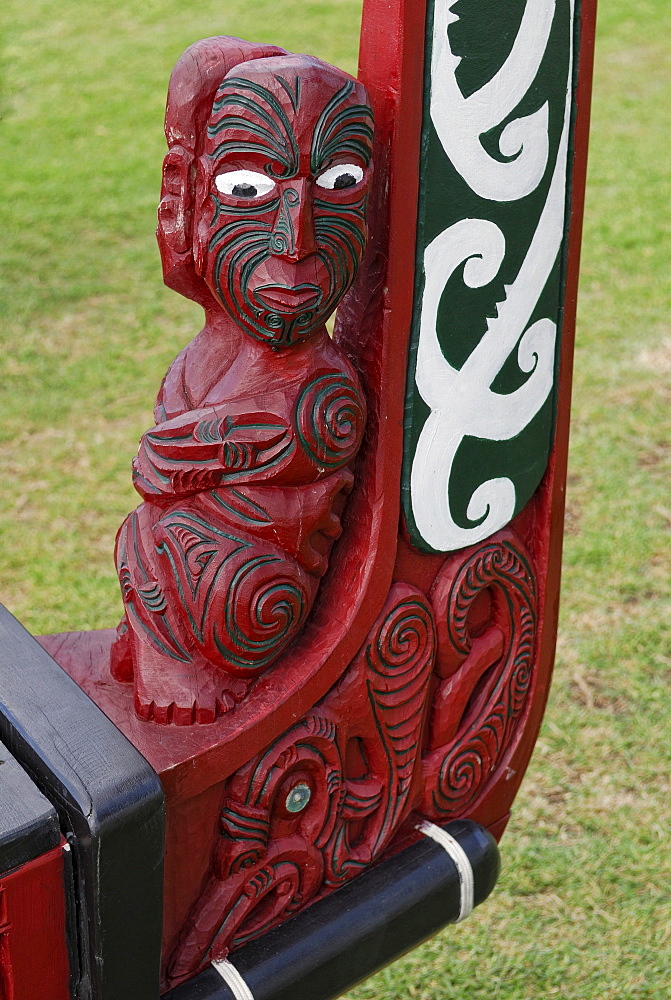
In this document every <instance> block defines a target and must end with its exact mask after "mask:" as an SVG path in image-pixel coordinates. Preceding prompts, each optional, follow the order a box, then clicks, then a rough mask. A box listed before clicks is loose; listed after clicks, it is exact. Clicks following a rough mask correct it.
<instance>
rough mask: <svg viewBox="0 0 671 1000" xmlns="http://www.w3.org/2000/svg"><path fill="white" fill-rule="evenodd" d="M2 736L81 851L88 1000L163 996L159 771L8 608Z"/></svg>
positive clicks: (83, 996)
mask: <svg viewBox="0 0 671 1000" xmlns="http://www.w3.org/2000/svg"><path fill="white" fill-rule="evenodd" d="M0 692H2V696H1V697H2V701H1V703H0V738H2V739H3V740H4V741H5V743H6V744H7V746H8V747H9V749H10V750H11V752H12V753H13V754H14V756H15V757H16V758H17V760H18V761H19V762H20V763H21V764H22V766H23V767H24V768H25V769H26V771H28V773H29V774H30V776H31V777H32V778H33V780H34V781H35V783H36V784H37V785H38V787H39V788H40V790H41V791H42V792H43V793H44V794H45V795H46V796H47V797H48V798H49V799H50V800H51V801H52V802H53V803H54V805H55V806H56V808H57V810H58V814H59V817H60V823H61V826H62V828H63V830H64V831H65V832H66V835H67V837H68V840H69V842H70V844H71V846H72V849H73V867H74V873H75V887H76V893H77V931H78V940H79V960H80V963H81V976H80V980H79V983H78V986H77V991H76V995H77V997H78V998H80V1000H130V998H131V997H132V1000H157V997H158V995H159V966H160V949H161V925H162V906H163V885H162V879H163V838H164V804H163V791H162V788H161V784H160V781H159V779H158V776H157V775H156V773H155V772H154V771H153V770H152V768H151V767H150V766H149V764H148V763H147V762H146V761H145V759H144V758H143V757H142V756H141V755H140V754H139V753H138V752H137V750H136V749H135V748H134V747H133V746H132V745H131V744H130V743H129V742H128V740H126V738H125V737H124V736H123V735H122V733H120V732H119V730H118V729H117V728H116V727H115V726H114V725H113V724H112V723H111V722H110V721H109V719H108V718H107V717H106V716H105V715H104V714H103V713H102V712H101V711H100V709H99V708H98V707H97V706H96V705H94V703H93V702H92V701H91V700H90V699H89V698H88V697H87V695H85V694H84V692H83V691H82V690H81V689H80V688H79V687H78V686H77V685H76V684H75V683H74V681H73V680H71V678H70V677H68V675H67V674H66V673H65V672H64V671H63V670H61V668H60V667H59V666H58V664H57V663H56V662H55V661H54V660H53V659H52V658H51V657H50V656H49V654H48V653H46V652H45V651H44V650H43V649H42V647H41V646H40V645H39V643H38V642H37V641H36V640H35V639H34V638H33V637H32V636H31V635H30V634H29V633H28V632H26V630H25V629H24V628H23V626H22V625H20V624H19V622H18V621H17V620H16V619H15V618H13V616H12V615H11V614H10V613H9V612H8V611H7V609H6V608H3V607H2V605H0Z"/></svg>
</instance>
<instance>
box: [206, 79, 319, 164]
mask: <svg viewBox="0 0 671 1000" xmlns="http://www.w3.org/2000/svg"><path fill="white" fill-rule="evenodd" d="M280 82H282V81H280ZM229 87H235V88H236V89H237V90H238V91H243V93H233V94H231V93H226V90H227V89H228V88H229ZM222 91H223V92H222ZM264 104H265V105H266V107H264ZM229 108H230V109H231V110H230V111H228V110H227V109H229ZM238 108H239V109H240V113H236V112H235V109H238ZM224 110H226V111H227V113H226V114H224V115H223V116H222V117H221V118H220V119H219V121H218V122H216V123H215V124H214V125H209V126H208V129H207V134H208V135H209V136H210V137H211V138H214V137H215V136H217V135H219V134H220V133H221V132H223V131H224V130H225V129H238V130H240V131H241V132H247V133H251V135H252V136H253V138H251V139H225V140H224V141H223V142H220V143H219V145H218V146H217V147H216V148H215V150H214V152H213V153H212V154H211V156H212V158H213V159H214V158H216V157H219V156H221V155H222V154H223V153H225V152H229V151H232V152H235V153H240V152H255V153H261V154H264V155H266V156H267V155H268V153H271V154H272V156H273V159H275V160H277V161H278V162H279V163H281V164H282V166H283V168H284V169H283V170H281V171H279V174H278V173H276V172H275V171H273V170H272V169H270V168H269V167H267V168H266V170H267V172H268V173H270V174H273V176H288V175H289V176H290V175H291V174H292V173H296V171H297V170H298V164H299V155H300V154H299V150H298V143H297V142H296V137H295V135H294V131H293V128H292V126H291V122H290V121H289V119H288V118H287V115H286V113H285V111H284V108H283V107H282V105H281V104H280V102H279V101H278V100H277V98H276V97H275V95H274V94H272V93H271V92H270V91H269V90H267V89H266V87H262V86H261V85H260V84H258V83H254V82H253V81H251V80H245V79H243V78H242V77H230V78H229V79H227V80H226V81H225V82H224V84H223V85H222V87H221V89H220V90H219V93H218V95H217V99H216V100H215V102H214V104H213V106H212V111H213V113H214V112H217V111H224ZM253 116H255V117H256V119H258V120H257V121H255V120H254V117H253Z"/></svg>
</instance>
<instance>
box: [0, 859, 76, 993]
mask: <svg viewBox="0 0 671 1000" xmlns="http://www.w3.org/2000/svg"><path fill="white" fill-rule="evenodd" d="M65 933H66V932H65V890H64V884H63V847H62V846H61V847H56V848H55V849H54V850H53V851H49V852H48V853H47V854H43V855H42V857H40V858H36V859H35V861H31V862H29V864H27V865H22V867H21V868H18V869H17V870H16V871H14V872H11V873H10V874H9V875H5V876H4V877H3V878H0V1000H69V997H70V988H69V983H70V967H69V961H68V950H67V942H66V936H65Z"/></svg>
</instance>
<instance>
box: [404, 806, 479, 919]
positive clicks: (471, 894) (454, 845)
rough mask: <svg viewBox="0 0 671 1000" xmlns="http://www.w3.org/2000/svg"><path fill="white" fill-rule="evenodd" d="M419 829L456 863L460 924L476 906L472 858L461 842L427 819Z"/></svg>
mask: <svg viewBox="0 0 671 1000" xmlns="http://www.w3.org/2000/svg"><path fill="white" fill-rule="evenodd" d="M417 829H418V830H419V832H420V833H423V834H424V836H425V837H430V839H431V840H433V841H435V842H436V844H439V845H440V847H442V848H443V850H444V851H446V853H447V854H449V856H450V857H451V858H452V860H453V861H454V864H455V866H456V869H457V875H458V876H459V889H460V893H461V904H460V907H459V916H458V917H457V920H456V923H460V922H461V921H462V920H465V919H466V917H468V916H470V915H471V913H472V912H473V907H474V905H475V880H474V878H473V866H472V865H471V862H470V858H469V857H468V854H466V851H465V850H464V849H463V847H462V846H461V844H460V843H459V841H458V840H455V839H454V837H453V836H451V834H449V833H448V832H447V830H443V829H442V828H441V827H440V826H436V824H435V823H430V822H429V821H428V820H427V819H425V820H423V821H422V822H421V823H420V824H419V826H418V827H417Z"/></svg>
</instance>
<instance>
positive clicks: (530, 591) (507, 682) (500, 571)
mask: <svg viewBox="0 0 671 1000" xmlns="http://www.w3.org/2000/svg"><path fill="white" fill-rule="evenodd" d="M485 592H488V597H489V601H490V619H489V622H488V623H487V624H486V625H485V626H483V624H482V621H481V620H479V621H478V627H477V636H476V637H474V635H473V634H472V632H471V628H470V625H469V618H470V617H471V616H472V612H473V610H474V605H475V602H476V601H477V600H480V601H482V598H481V595H484V594H485ZM432 600H433V603H434V608H435V610H436V614H437V616H438V618H439V623H440V624H439V637H440V642H441V644H442V645H443V646H445V645H447V646H448V647H449V648H448V649H447V650H445V649H443V650H441V653H442V654H443V659H444V660H445V659H450V658H451V659H452V660H453V662H454V659H455V657H456V662H457V663H459V661H461V665H460V666H458V669H456V670H455V671H454V672H453V673H451V674H450V676H449V678H448V680H446V681H445V682H444V684H445V688H446V690H447V691H448V696H447V697H446V699H445V700H444V701H443V702H440V689H439V693H438V695H437V700H436V705H437V706H438V707H437V708H436V709H434V719H433V723H432V725H433V727H434V728H435V727H436V726H439V725H441V724H444V723H445V720H444V719H443V720H441V719H440V718H436V713H439V714H440V713H449V712H450V711H454V712H456V713H458V717H457V719H456V720H454V721H455V723H456V725H455V726H454V729H452V738H451V739H450V740H449V742H447V743H446V744H445V745H443V746H438V747H435V742H434V749H433V750H432V751H431V752H429V753H428V754H427V756H426V757H425V759H424V772H425V786H426V791H425V801H424V807H425V808H426V809H427V810H429V811H430V812H431V813H433V814H434V815H435V814H437V815H439V816H441V817H446V816H452V815H459V814H463V812H464V810H465V809H466V808H467V807H468V806H470V805H471V804H472V803H473V802H474V801H475V799H476V798H477V797H478V796H479V795H480V793H481V792H482V791H483V790H484V788H485V786H486V785H487V784H488V783H489V782H490V781H491V780H492V778H493V776H494V775H495V772H497V769H498V768H499V767H500V766H501V765H502V763H503V760H504V757H505V756H506V755H507V752H508V751H509V750H510V749H511V747H512V745H513V743H514V742H515V738H516V736H517V735H518V734H519V733H520V732H521V730H522V726H521V722H522V720H523V716H524V712H525V708H526V706H527V705H528V703H529V693H530V689H531V681H532V670H533V661H534V653H535V638H536V626H537V612H536V587H535V582H534V572H533V569H532V565H531V561H530V558H529V556H528V555H527V554H526V552H525V551H524V548H523V547H522V545H521V544H520V543H519V541H518V540H517V539H514V538H513V536H512V535H511V534H510V533H502V534H501V535H499V536H498V537H495V538H493V539H491V540H490V541H489V542H488V543H486V544H484V545H482V546H480V547H479V548H477V549H475V550H470V553H468V554H467V558H466V559H465V561H463V562H461V564H460V565H459V564H457V568H456V570H455V560H454V559H452V560H450V561H449V562H448V564H447V566H446V568H445V570H443V572H442V573H441V574H440V575H439V577H438V579H437V581H436V584H434V588H433V591H432ZM481 614H482V611H480V615H481ZM474 617H475V616H474ZM446 729H447V730H448V731H450V726H449V725H448V726H447V727H446Z"/></svg>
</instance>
